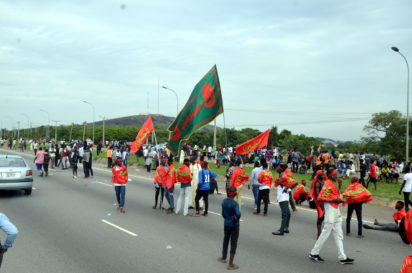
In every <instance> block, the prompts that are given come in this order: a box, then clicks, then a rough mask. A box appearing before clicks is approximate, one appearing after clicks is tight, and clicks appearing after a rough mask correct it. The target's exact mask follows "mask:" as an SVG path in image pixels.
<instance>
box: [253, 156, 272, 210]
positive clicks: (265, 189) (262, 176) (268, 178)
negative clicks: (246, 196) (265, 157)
mask: <svg viewBox="0 0 412 273" xmlns="http://www.w3.org/2000/svg"><path fill="white" fill-rule="evenodd" d="M262 167H263V170H262V171H261V172H260V173H259V176H258V179H257V180H258V182H259V193H258V201H257V210H256V212H254V213H253V214H255V215H259V214H260V205H261V203H262V200H263V204H264V205H265V207H264V209H263V216H267V215H268V205H269V193H270V187H271V186H272V183H273V175H272V173H271V172H270V171H269V170H268V164H267V163H266V162H264V163H263V166H262Z"/></svg>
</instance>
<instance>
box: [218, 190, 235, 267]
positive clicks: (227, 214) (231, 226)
mask: <svg viewBox="0 0 412 273" xmlns="http://www.w3.org/2000/svg"><path fill="white" fill-rule="evenodd" d="M235 196H236V188H235V187H230V188H229V190H228V196H227V198H226V199H224V200H223V201H222V217H223V218H224V219H225V221H224V234H225V236H224V238H223V248H222V257H220V258H219V259H218V261H220V262H222V263H227V260H226V259H227V251H228V246H229V241H230V256H229V265H228V267H227V269H228V270H235V269H238V268H239V266H238V265H236V264H234V263H233V260H234V259H235V255H236V249H237V241H238V238H239V225H240V217H241V213H240V210H239V205H238V203H237V202H236V201H235V200H234V198H235Z"/></svg>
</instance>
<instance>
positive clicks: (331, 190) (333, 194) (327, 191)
mask: <svg viewBox="0 0 412 273" xmlns="http://www.w3.org/2000/svg"><path fill="white" fill-rule="evenodd" d="M337 198H340V194H339V190H338V188H337V187H336V185H335V184H334V183H333V182H332V181H331V180H329V179H326V181H325V184H323V187H322V190H321V191H320V193H319V196H318V201H319V202H320V203H324V202H325V200H328V199H337ZM329 204H331V205H332V207H334V208H336V209H337V208H339V203H329Z"/></svg>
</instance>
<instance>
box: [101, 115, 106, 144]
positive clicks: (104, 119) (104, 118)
mask: <svg viewBox="0 0 412 273" xmlns="http://www.w3.org/2000/svg"><path fill="white" fill-rule="evenodd" d="M105 121H106V117H103V137H102V138H103V145H104V146H106V142H105V140H104V123H105Z"/></svg>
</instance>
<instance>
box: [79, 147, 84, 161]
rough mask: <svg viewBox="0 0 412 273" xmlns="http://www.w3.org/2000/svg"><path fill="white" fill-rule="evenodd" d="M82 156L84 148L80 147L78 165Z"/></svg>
mask: <svg viewBox="0 0 412 273" xmlns="http://www.w3.org/2000/svg"><path fill="white" fill-rule="evenodd" d="M83 156H84V147H83V145H81V146H80V148H79V163H82V160H83Z"/></svg>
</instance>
